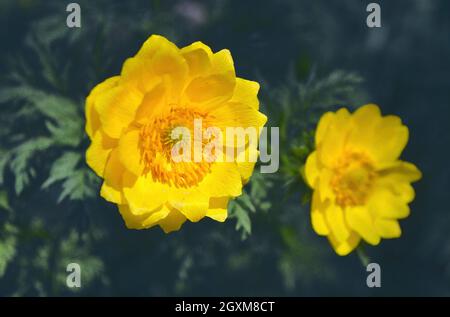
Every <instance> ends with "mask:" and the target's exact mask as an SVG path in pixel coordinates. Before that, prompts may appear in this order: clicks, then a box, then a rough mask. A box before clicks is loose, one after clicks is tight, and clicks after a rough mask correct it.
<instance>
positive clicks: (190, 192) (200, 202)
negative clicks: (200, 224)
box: [169, 189, 209, 222]
mask: <svg viewBox="0 0 450 317" xmlns="http://www.w3.org/2000/svg"><path fill="white" fill-rule="evenodd" d="M169 204H170V205H171V206H172V207H174V208H176V209H177V210H179V211H180V212H181V213H182V214H183V215H184V216H185V217H186V218H187V219H189V220H190V221H192V222H197V221H199V220H200V219H202V218H203V217H205V216H206V211H207V210H208V207H209V196H207V195H205V194H203V193H201V192H199V191H198V190H197V189H177V190H176V191H175V190H173V191H172V192H171V195H170V197H169Z"/></svg>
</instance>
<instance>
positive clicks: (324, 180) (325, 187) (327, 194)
mask: <svg viewBox="0 0 450 317" xmlns="http://www.w3.org/2000/svg"><path fill="white" fill-rule="evenodd" d="M331 177H332V173H331V171H330V170H329V169H326V168H324V169H322V170H321V173H320V178H319V182H318V185H319V187H318V189H316V190H319V194H320V199H321V200H322V201H325V200H327V199H329V200H330V201H334V198H335V197H334V196H335V195H334V192H333V189H332V188H331V185H330V182H331Z"/></svg>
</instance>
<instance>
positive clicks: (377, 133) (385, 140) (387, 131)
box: [360, 116, 409, 165]
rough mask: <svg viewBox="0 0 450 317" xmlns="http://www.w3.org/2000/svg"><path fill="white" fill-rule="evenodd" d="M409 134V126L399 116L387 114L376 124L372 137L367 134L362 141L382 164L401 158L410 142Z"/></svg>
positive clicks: (377, 161)
mask: <svg viewBox="0 0 450 317" xmlns="http://www.w3.org/2000/svg"><path fill="white" fill-rule="evenodd" d="M364 135H365V134H361V136H364ZM408 136H409V132H408V128H407V127H406V126H404V125H402V122H401V120H400V118H399V117H397V116H385V117H383V118H382V119H381V120H379V121H378V122H377V123H376V124H375V126H374V128H373V133H372V135H371V137H368V136H367V135H365V139H364V140H362V141H361V142H360V143H361V144H363V145H362V146H364V148H366V149H367V151H368V152H369V153H370V155H371V157H373V158H374V159H375V161H376V163H377V164H379V165H382V164H385V163H386V162H393V161H395V160H397V159H398V158H399V156H400V154H401V152H402V151H403V149H404V148H405V146H406V144H407V143H408Z"/></svg>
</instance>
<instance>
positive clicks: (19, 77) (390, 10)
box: [0, 0, 450, 296]
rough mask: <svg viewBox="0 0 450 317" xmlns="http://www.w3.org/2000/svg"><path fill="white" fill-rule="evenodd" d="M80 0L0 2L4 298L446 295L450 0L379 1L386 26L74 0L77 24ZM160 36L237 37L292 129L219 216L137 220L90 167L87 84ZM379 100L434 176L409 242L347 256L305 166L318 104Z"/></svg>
mask: <svg viewBox="0 0 450 317" xmlns="http://www.w3.org/2000/svg"><path fill="white" fill-rule="evenodd" d="M69 2H70V1H61V0H58V1H56V0H55V1H43V0H41V1H38V0H35V1H33V0H19V1H13V0H2V1H1V2H0V43H1V51H0V59H1V63H0V83H1V84H0V295H1V296H80V295H84V296H130V295H136V296H202V295H203V296H213V295H217V296H223V295H227V296H253V295H254V296H269V295H272V296H315V295H319V296H321V295H331V296H343V295H356V296H405V295H425V296H427V295H438V296H443V295H446V296H448V295H450V237H449V232H450V230H449V229H450V214H449V210H448V209H449V208H448V191H449V178H450V177H449V176H450V175H449V171H450V169H449V168H448V163H447V155H449V145H450V142H449V141H450V138H449V137H450V133H449V129H448V118H449V117H450V110H449V109H450V89H449V88H450V80H449V77H450V76H449V75H450V36H449V34H450V32H449V31H450V2H448V1H444V0H441V1H438V0H429V1H428V0H408V1H406V0H395V1H393V0H391V1H377V2H378V3H380V5H381V9H382V16H381V17H382V28H378V29H377V28H374V29H369V28H368V27H367V26H366V23H365V21H366V17H367V12H366V6H367V4H368V3H369V2H371V1H360V0H339V1H328V0H327V1H325V0H320V1H318V0H315V1H306V0H303V1H302V0H282V1H257V0H248V1H238V0H212V1H199V0H181V1H162V0H160V1H157V0H153V1H150V0H146V1H143V0H142V1H141V0H138V1H105V0H99V1H87V0H84V1H81V0H79V1H77V3H79V4H80V6H81V18H82V27H81V28H80V29H69V28H67V27H66V17H67V14H68V13H67V12H66V10H65V9H66V6H67V4H68V3H69ZM151 34H161V35H164V36H166V37H167V38H169V39H170V40H171V41H173V42H175V43H176V44H177V45H179V46H180V47H181V46H185V45H188V44H190V43H191V42H193V41H197V40H201V41H203V42H204V43H206V44H208V45H209V46H211V47H212V48H213V50H214V51H218V50H220V49H222V48H228V49H230V50H231V52H232V55H233V58H234V62H235V66H236V70H237V75H238V76H240V77H243V78H248V79H253V80H257V81H259V82H260V83H261V92H260V99H261V104H262V105H261V110H262V112H264V113H265V114H267V116H268V117H269V122H268V125H269V126H279V127H280V131H281V148H280V153H281V156H282V157H281V167H280V171H279V172H278V173H277V174H259V173H257V172H255V174H254V176H253V178H252V181H251V182H250V184H248V185H247V186H246V188H245V190H246V191H245V194H244V195H243V196H242V197H240V198H239V199H238V200H236V201H235V202H233V204H232V205H231V206H230V210H229V212H230V218H229V219H228V220H227V222H225V223H224V224H220V223H217V222H214V221H211V220H203V221H201V222H199V223H196V224H191V223H186V224H185V225H184V226H183V228H182V230H181V231H179V232H175V233H172V234H170V235H165V234H164V233H163V232H162V231H161V230H160V229H158V228H154V229H151V230H144V231H135V230H127V229H126V228H125V225H124V222H123V220H122V219H121V217H120V215H119V213H118V211H117V209H116V207H115V206H114V205H112V204H110V203H108V202H106V201H104V200H103V199H102V198H101V197H100V196H99V194H98V192H99V185H100V181H99V179H98V178H97V177H96V176H95V175H94V173H93V172H91V171H90V170H89V168H88V167H87V166H86V165H85V162H84V152H85V150H86V148H87V146H88V144H89V141H88V138H87V136H86V135H85V133H84V113H83V111H84V99H85V97H86V96H87V94H88V93H89V91H90V89H92V87H93V86H94V85H95V84H96V83H98V82H100V81H102V80H103V79H105V78H107V77H110V76H113V75H115V74H118V73H119V72H120V68H121V65H122V63H123V61H124V60H125V59H126V58H127V57H130V56H132V55H134V54H135V53H136V52H137V50H138V49H139V47H140V45H141V44H142V43H143V42H144V41H145V40H146V39H147V38H148V36H150V35H151ZM367 102H374V103H377V104H379V105H380V106H381V109H382V112H383V113H384V114H396V115H399V116H400V117H401V118H402V119H403V121H404V122H405V124H406V125H407V126H408V127H409V128H410V141H409V144H408V146H407V148H406V150H405V151H404V153H403V156H402V157H403V159H405V160H407V161H411V162H414V163H415V164H417V166H418V167H419V168H420V169H421V170H422V172H423V174H424V177H423V179H422V180H421V181H420V182H418V183H416V184H415V186H414V187H415V189H416V199H415V201H414V202H413V203H412V205H411V210H412V212H411V216H410V217H409V218H407V219H406V220H403V221H401V226H402V229H403V235H402V237H401V238H400V239H395V240H383V241H382V243H381V244H380V245H379V246H378V247H368V246H366V247H365V251H364V253H359V255H358V253H356V252H355V253H352V254H351V255H349V256H347V257H339V256H337V255H336V254H335V253H334V251H333V250H332V248H331V247H330V246H329V244H328V242H327V241H326V239H325V238H322V237H319V236H317V235H316V234H315V233H314V232H313V231H312V228H311V225H310V220H309V204H308V200H309V195H310V193H309V191H308V189H307V188H306V187H305V185H304V184H303V181H302V179H301V176H300V174H299V169H300V167H301V166H302V164H304V161H305V158H306V156H307V154H308V153H309V152H310V151H311V150H312V135H313V131H314V128H315V124H316V123H317V120H318V118H319V117H320V115H321V114H322V113H323V112H325V111H328V110H335V109H337V108H338V107H339V106H347V107H349V108H354V107H357V106H360V105H362V104H364V103H367ZM367 257H368V258H369V260H371V261H373V262H377V263H379V264H380V265H381V272H382V287H381V288H379V289H370V288H368V287H367V286H366V277H367V274H368V273H367V272H366V270H365V267H364V266H363V263H364V262H365V261H367V260H368V258H367ZM70 262H77V263H79V264H80V265H81V268H82V287H81V288H79V289H69V288H68V287H66V283H65V281H66V276H67V274H68V273H66V265H67V264H68V263H70Z"/></svg>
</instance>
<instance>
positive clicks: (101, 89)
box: [85, 76, 120, 139]
mask: <svg viewBox="0 0 450 317" xmlns="http://www.w3.org/2000/svg"><path fill="white" fill-rule="evenodd" d="M119 79H120V77H119V76H114V77H110V78H108V79H106V80H105V81H103V82H101V83H100V84H98V85H97V86H95V87H94V88H93V89H92V91H91V92H90V93H89V96H88V97H87V98H86V109H85V113H86V133H87V135H88V136H89V137H90V138H91V139H92V138H93V137H94V134H95V132H97V130H98V129H99V128H100V117H99V114H98V112H97V110H96V109H95V103H96V102H97V98H98V96H99V95H100V94H103V93H105V92H106V91H108V90H109V89H111V88H113V87H115V86H116V85H117V82H118V81H119Z"/></svg>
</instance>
